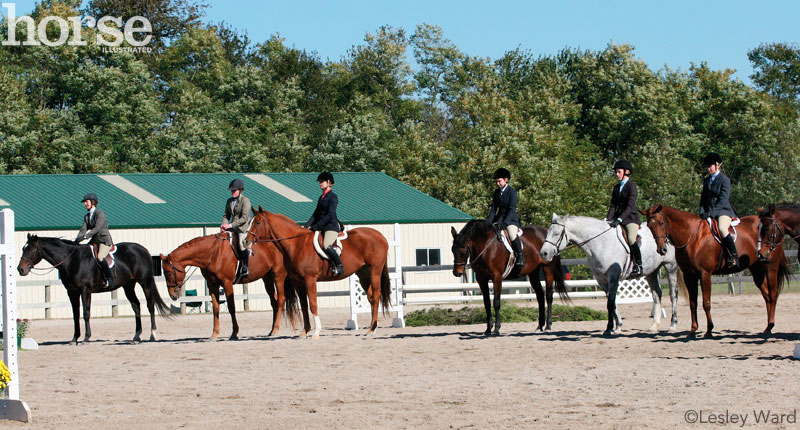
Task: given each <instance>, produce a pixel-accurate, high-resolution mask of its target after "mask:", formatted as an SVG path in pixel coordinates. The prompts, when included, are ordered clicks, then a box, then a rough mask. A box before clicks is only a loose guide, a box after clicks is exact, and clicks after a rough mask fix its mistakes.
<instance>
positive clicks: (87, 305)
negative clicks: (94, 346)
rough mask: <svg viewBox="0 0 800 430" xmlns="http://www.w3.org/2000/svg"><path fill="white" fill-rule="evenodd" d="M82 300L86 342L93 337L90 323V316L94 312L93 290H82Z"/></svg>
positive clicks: (84, 339)
mask: <svg viewBox="0 0 800 430" xmlns="http://www.w3.org/2000/svg"><path fill="white" fill-rule="evenodd" d="M81 301H82V302H83V322H84V325H85V326H86V327H85V328H86V330H85V333H86V334H85V335H84V337H83V341H84V342H88V341H89V338H91V337H92V327H91V326H90V325H89V317H90V316H91V314H92V292H91V291H89V289H88V288H84V289H83V291H82V292H81Z"/></svg>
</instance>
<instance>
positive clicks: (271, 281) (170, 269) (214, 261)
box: [161, 233, 297, 340]
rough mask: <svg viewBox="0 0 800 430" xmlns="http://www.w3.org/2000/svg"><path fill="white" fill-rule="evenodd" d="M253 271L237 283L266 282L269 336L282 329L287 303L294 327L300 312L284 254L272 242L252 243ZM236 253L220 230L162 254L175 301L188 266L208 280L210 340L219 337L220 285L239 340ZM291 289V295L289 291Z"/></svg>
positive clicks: (228, 239) (166, 277)
mask: <svg viewBox="0 0 800 430" xmlns="http://www.w3.org/2000/svg"><path fill="white" fill-rule="evenodd" d="M249 263H250V264H249V268H250V274H249V276H248V277H247V278H243V279H240V280H238V283H248V282H253V281H254V280H256V279H261V280H263V281H264V288H265V289H266V291H267V294H268V295H269V299H270V304H271V305H272V330H271V331H270V332H269V335H270V336H271V335H272V334H277V333H278V330H280V321H281V312H282V310H283V308H284V305H285V306H286V314H287V317H288V319H289V321H290V322H291V323H292V325H293V326H294V321H295V320H296V315H297V295H296V292H295V290H294V288H293V285H292V283H291V281H288V280H287V279H286V270H285V269H284V266H283V256H282V255H281V253H280V252H278V250H277V248H276V247H275V246H274V245H273V244H271V243H259V244H257V245H255V246H253V255H252V256H251V257H250V261H249ZM236 264H237V259H236V255H235V254H234V252H233V247H232V246H231V245H230V236H228V234H227V233H217V234H211V235H207V236H201V237H197V238H194V239H191V240H189V241H188V242H185V243H183V244H181V245H180V246H178V247H177V248H175V250H174V251H172V252H171V253H169V254H168V255H166V256H165V255H164V254H161V266H162V268H163V271H164V278H165V279H166V281H167V291H168V292H169V295H170V297H171V298H172V300H178V298H179V297H180V295H181V290H182V288H183V284H184V282H185V281H184V279H185V277H186V266H195V267H198V268H199V269H200V273H202V274H203V277H204V278H205V279H206V281H207V282H208V285H209V292H210V294H211V302H212V307H213V314H214V328H213V331H212V332H211V339H212V340H214V339H217V337H218V336H219V287H220V286H221V287H222V288H223V289H224V291H225V296H226V298H227V301H228V312H230V314H231V321H232V325H233V329H232V331H231V337H230V339H231V340H236V339H238V334H239V324H238V322H237V321H236V302H235V301H234V294H233V284H234V280H235V279H234V278H235V276H236ZM287 290H288V294H287Z"/></svg>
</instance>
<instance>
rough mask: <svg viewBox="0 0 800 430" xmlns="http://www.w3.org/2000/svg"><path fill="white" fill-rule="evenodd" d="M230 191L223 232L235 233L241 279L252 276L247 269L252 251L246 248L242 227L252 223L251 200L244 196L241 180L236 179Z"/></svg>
mask: <svg viewBox="0 0 800 430" xmlns="http://www.w3.org/2000/svg"><path fill="white" fill-rule="evenodd" d="M228 191H230V192H231V198H229V199H228V201H227V202H225V216H223V217H222V225H220V229H221V230H222V231H231V232H233V239H234V243H235V244H236V246H235V248H236V249H237V250H238V251H239V252H237V253H236V254H237V255H236V257H237V258H238V259H239V261H240V262H241V266H240V268H239V274H238V275H239V276H238V277H239V278H246V277H247V276H249V275H250V270H249V269H248V267H247V263H248V260H249V259H250V249H249V247H246V246H245V244H244V243H245V241H244V240H245V238H246V237H245V234H244V232H243V231H242V227H244V228H247V223H248V222H250V209H251V207H252V206H251V205H250V199H248V198H247V197H245V196H244V194H243V193H244V182H242V180H241V179H234V180H232V181H231V183H230V184H229V185H228Z"/></svg>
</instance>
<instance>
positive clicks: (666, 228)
mask: <svg viewBox="0 0 800 430" xmlns="http://www.w3.org/2000/svg"><path fill="white" fill-rule="evenodd" d="M661 217H662V218H664V236H658V235H656V234H655V233H654V234H653V239H655V240H658V239H664V243H667V244H671V245H672V246H673V247H675V249H683V248H686V247H687V246H689V244H690V243H692V241H693V240H694V238H695V237H697V233H699V232H700V226H701V225H703V220H702V219H701V220H700V221H699V222H698V223H697V228H696V229H695V231H694V233H692V236H691V237H690V238H689V240H687V241H686V243H684V244H683V245H675V244H674V243H672V241H671V240H670V238H669V221H667V218H666V217H665V216H664V215H661ZM648 221H649V217H648ZM650 231H653V229H652V228H651V229H650Z"/></svg>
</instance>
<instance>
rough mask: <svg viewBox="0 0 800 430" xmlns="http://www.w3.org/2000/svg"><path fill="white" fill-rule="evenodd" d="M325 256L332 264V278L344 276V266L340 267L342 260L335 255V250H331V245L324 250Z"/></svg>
mask: <svg viewBox="0 0 800 430" xmlns="http://www.w3.org/2000/svg"><path fill="white" fill-rule="evenodd" d="M325 255H327V256H328V258H330V259H331V262H332V263H333V264H332V265H331V266H332V267H331V272H332V274H333V276H341V275H342V274H344V266H343V265H342V259H341V258H339V254H337V253H336V250H335V249H333V245H331V246H329V247H327V248H325Z"/></svg>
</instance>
